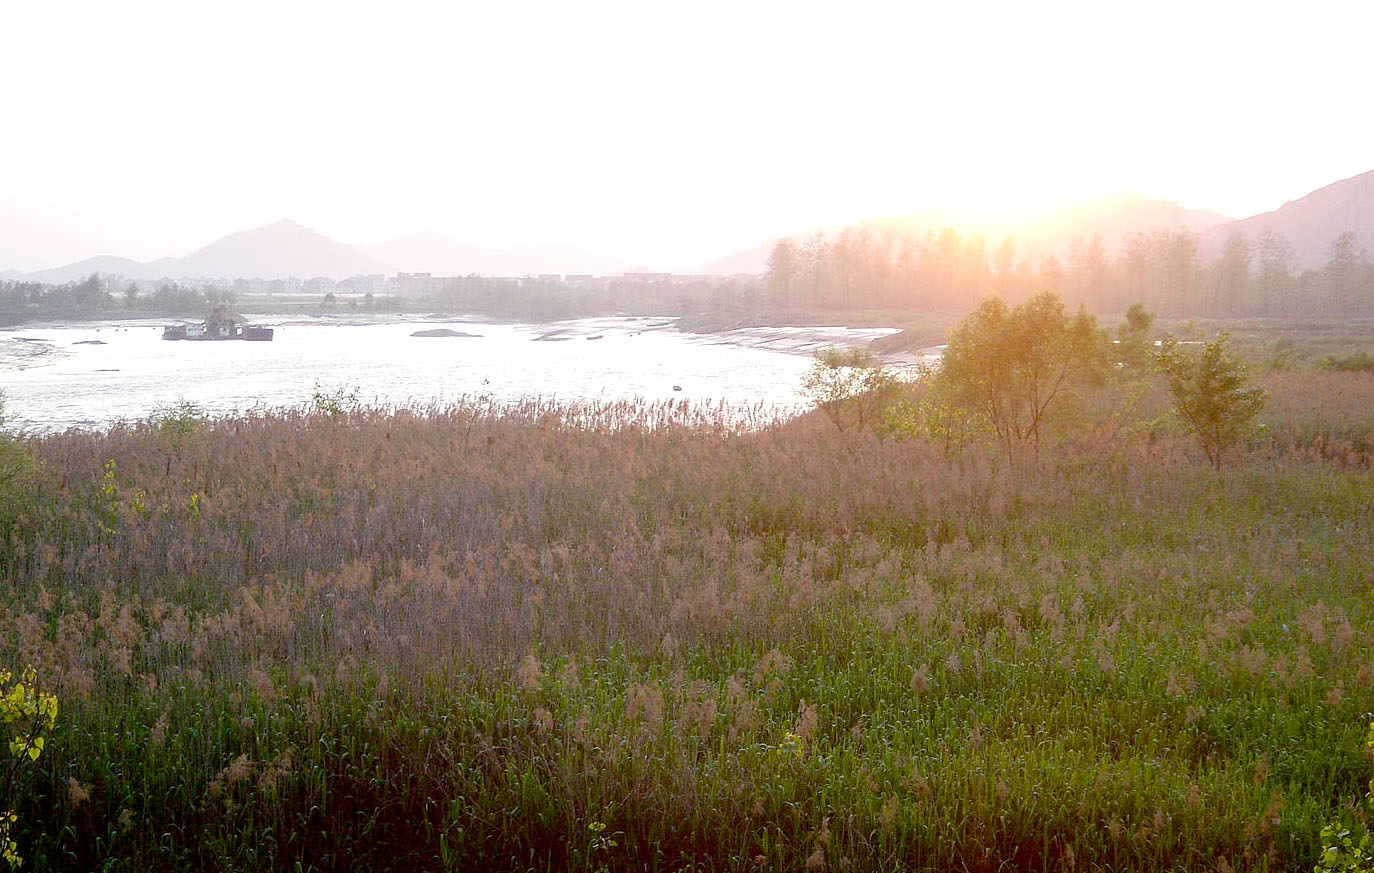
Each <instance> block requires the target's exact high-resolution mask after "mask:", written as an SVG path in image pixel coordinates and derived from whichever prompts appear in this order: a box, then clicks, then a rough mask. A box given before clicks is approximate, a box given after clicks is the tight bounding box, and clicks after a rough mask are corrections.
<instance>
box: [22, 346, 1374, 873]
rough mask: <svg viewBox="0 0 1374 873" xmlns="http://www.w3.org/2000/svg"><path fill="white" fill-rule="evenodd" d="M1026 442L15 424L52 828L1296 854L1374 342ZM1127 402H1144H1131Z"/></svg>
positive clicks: (156, 852) (851, 850)
mask: <svg viewBox="0 0 1374 873" xmlns="http://www.w3.org/2000/svg"><path fill="white" fill-rule="evenodd" d="M1262 381H1263V384H1265V385H1266V387H1268V389H1269V390H1270V392H1271V400H1270V403H1269V406H1268V408H1267V410H1266V412H1265V413H1264V416H1263V424H1264V427H1263V428H1262V431H1261V432H1260V433H1259V434H1258V435H1257V436H1255V437H1254V439H1252V440H1251V442H1250V443H1249V445H1247V446H1246V447H1244V450H1243V451H1242V452H1239V453H1237V454H1236V456H1235V457H1234V458H1233V459H1232V460H1231V462H1230V463H1229V464H1228V465H1227V466H1226V468H1225V469H1223V470H1221V471H1220V472H1218V471H1215V470H1213V469H1212V468H1211V466H1210V465H1209V464H1208V463H1207V460H1206V459H1205V458H1204V457H1203V456H1202V453H1201V452H1200V451H1199V449H1198V448H1197V447H1196V446H1195V445H1194V444H1193V442H1192V441H1191V440H1190V439H1189V438H1188V437H1187V436H1186V435H1185V434H1182V433H1180V432H1179V431H1178V430H1177V429H1176V428H1174V427H1171V426H1169V424H1168V423H1167V422H1164V423H1160V422H1159V421H1158V420H1157V419H1158V417H1159V415H1160V414H1161V413H1162V409H1158V408H1151V406H1150V404H1151V403H1155V404H1156V405H1157V404H1158V398H1157V397H1153V396H1147V397H1146V398H1145V400H1144V401H1143V404H1144V405H1143V406H1142V407H1141V408H1140V409H1138V410H1135V411H1134V412H1133V413H1132V416H1133V417H1132V418H1131V419H1130V420H1129V421H1128V420H1125V419H1123V418H1122V416H1121V415H1119V414H1116V413H1110V411H1104V409H1099V408H1097V407H1093V406H1092V405H1091V404H1089V405H1088V406H1087V407H1085V408H1083V409H1080V410H1078V412H1077V416H1078V417H1077V419H1076V421H1075V424H1074V426H1073V427H1071V428H1065V429H1063V430H1062V432H1060V433H1058V434H1056V435H1054V436H1053V438H1051V439H1047V440H1046V441H1045V442H1044V444H1042V445H1041V446H1040V449H1039V451H1038V452H1031V451H1027V453H1026V455H1025V456H1024V457H1020V458H1009V457H1008V456H1007V455H1006V454H1005V453H1004V452H1002V451H1001V450H1000V449H999V448H998V447H996V446H984V445H981V444H979V443H977V442H974V443H971V444H968V445H964V446H961V447H956V448H954V449H953V450H951V449H950V448H949V447H948V446H942V445H935V444H932V443H929V442H926V441H923V440H921V439H904V440H898V439H880V438H878V437H876V436H873V435H871V434H856V433H840V432H838V431H836V430H835V429H834V428H833V427H831V426H830V425H829V423H828V422H827V421H825V420H824V419H823V418H821V417H819V416H814V415H813V416H807V417H803V418H801V419H797V420H793V421H788V422H770V421H768V420H767V418H766V416H765V415H764V414H763V413H762V412H760V411H758V410H725V409H720V408H693V407H685V406H680V405H671V404H664V405H637V404H618V405H608V406H572V407H557V408H554V407H547V406H540V405H538V404H534V403H530V404H524V405H520V404H517V405H514V406H510V407H504V408H500V409H497V408H494V407H492V406H490V405H478V404H474V405H460V406H454V407H445V408H432V409H420V410H408V409H384V410H373V409H366V408H358V407H356V406H354V405H352V404H341V403H328V402H325V403H317V404H316V405H315V407H314V408H312V409H310V410H296V411H289V410H286V411H278V412H272V413H261V414H251V415H248V416H245V417H238V418H233V419H224V420H213V421H207V420H202V419H200V418H198V417H196V416H195V415H193V414H191V412H190V411H189V410H186V409H181V410H179V411H177V410H173V411H170V412H164V413H163V414H160V415H158V416H154V417H152V418H150V419H149V420H147V421H145V422H142V423H139V424H135V425H129V426H120V427H115V428H113V429H111V430H108V431H103V432H70V433H66V434H60V435H49V436H43V437H35V438H26V439H22V440H20V443H21V444H22V445H23V446H24V447H26V448H27V450H29V451H31V452H32V454H33V456H34V457H35V458H36V460H37V461H38V465H37V468H36V470H35V471H34V472H33V476H32V478H31V479H28V480H23V481H17V482H11V483H9V484H7V485H6V486H5V487H6V488H7V489H8V490H7V491H6V492H5V495H6V505H5V506H4V507H3V508H0V534H2V535H3V541H2V544H3V551H2V552H0V573H3V576H2V577H0V598H2V599H3V602H4V609H3V611H2V612H0V666H6V667H10V668H12V669H15V670H18V669H21V668H23V667H25V666H31V667H33V668H34V669H35V670H36V671H37V672H36V675H37V678H38V683H39V684H40V685H41V687H42V688H43V689H44V690H46V691H49V692H51V693H53V694H55V695H56V696H57V698H58V700H59V702H60V703H59V706H60V708H59V712H58V716H57V721H56V727H55V728H54V729H53V730H52V731H51V732H49V735H48V738H47V744H46V748H45V750H44V751H43V753H42V755H41V757H39V758H37V760H35V761H33V762H32V763H31V765H30V766H24V767H20V768H18V771H17V775H16V777H15V781H14V783H13V785H12V786H10V788H9V790H10V793H11V797H10V800H9V802H10V805H11V807H12V808H13V809H14V811H15V812H16V813H17V819H18V821H17V824H16V825H15V830H14V835H15V838H16V841H17V845H18V852H19V854H20V855H21V856H22V857H23V858H24V862H23V863H24V866H25V867H26V868H31V869H35V870H82V871H85V870H95V869H99V870H125V871H140V870H187V869H204V870H223V871H239V870H242V871H250V870H268V869H276V870H302V871H305V870H320V871H324V870H378V871H380V870H397V871H400V870H521V871H524V870H532V871H561V870H572V871H602V870H606V871H620V870H657V871H679V870H732V871H733V870H738V871H754V870H803V871H845V870H854V871H865V870H883V871H897V870H978V871H994V870H1221V871H1228V870H1293V871H1297V870H1303V871H1306V870H1311V869H1312V867H1313V865H1314V864H1316V863H1317V860H1318V855H1319V849H1320V840H1319V834H1320V831H1321V829H1322V827H1323V826H1324V825H1325V824H1327V823H1328V822H1331V821H1345V822H1347V823H1349V824H1350V826H1351V827H1353V828H1355V829H1357V830H1358V828H1359V827H1361V825H1360V823H1359V821H1358V820H1357V819H1358V817H1359V815H1360V807H1359V805H1358V802H1359V801H1360V800H1361V799H1362V798H1363V796H1364V793H1365V790H1366V787H1367V785H1368V782H1369V779H1370V775H1371V772H1374V761H1371V760H1370V759H1369V757H1368V756H1367V754H1366V752H1365V749H1364V745H1363V744H1364V739H1365V735H1366V731H1367V729H1368V725H1369V722H1370V718H1371V715H1370V714H1371V712H1374V596H1372V595H1374V374H1369V373H1350V372H1322V371H1315V370H1299V371H1294V372H1286V373H1274V374H1270V375H1266V376H1265V377H1263V380H1262ZM1143 422H1148V423H1143Z"/></svg>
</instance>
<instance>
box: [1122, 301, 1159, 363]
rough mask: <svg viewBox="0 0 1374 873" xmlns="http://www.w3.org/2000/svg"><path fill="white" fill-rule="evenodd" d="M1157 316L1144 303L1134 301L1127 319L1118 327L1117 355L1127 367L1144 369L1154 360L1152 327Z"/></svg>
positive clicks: (1127, 312)
mask: <svg viewBox="0 0 1374 873" xmlns="http://www.w3.org/2000/svg"><path fill="white" fill-rule="evenodd" d="M1154 321H1155V316H1154V313H1153V312H1148V311H1146V309H1145V305H1144V304H1142V303H1132V304H1131V308H1130V309H1128V310H1126V320H1125V322H1123V323H1122V324H1121V325H1120V326H1118V327H1117V356H1118V358H1119V359H1120V361H1121V363H1122V364H1124V365H1125V366H1126V367H1130V368H1134V369H1143V368H1146V367H1149V366H1150V364H1151V363H1152V362H1153V360H1152V359H1153V355H1152V352H1153V346H1152V345H1151V342H1150V328H1151V327H1152V326H1153V325H1154Z"/></svg>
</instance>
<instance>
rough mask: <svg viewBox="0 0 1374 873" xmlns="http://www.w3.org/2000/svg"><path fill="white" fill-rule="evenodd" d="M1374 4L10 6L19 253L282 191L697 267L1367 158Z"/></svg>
mask: <svg viewBox="0 0 1374 873" xmlns="http://www.w3.org/2000/svg"><path fill="white" fill-rule="evenodd" d="M1371 32H1374V3H1369V2H1367V0H1358V2H1353V0H1352V2H1321V0H1311V2H1307V3H1303V4H1298V3H1293V2H1265V0H1249V2H1244V3H1241V2H1206V0H1189V2H1174V0H1159V2H1152V3H1148V4H1147V3H1117V2H1104V0H1094V2H1055V0H1039V2H1033V3H1029V2H1025V0H1016V2H958V3H954V2H938V3H926V2H900V3H898V2H893V3H879V2H861V0H850V2H845V3H843V4H842V3H839V2H836V0H831V2H827V3H822V4H810V3H805V2H799V0H792V2H785V3H784V2H778V3H774V2H766V3H748V2H744V0H734V2H721V3H718V2H714V0H699V2H692V3H677V4H667V3H648V2H643V0H636V2H603V0H580V2H576V3H569V2H566V0H561V2H521V0H507V2H489V0H486V2H478V3H472V2H447V3H439V2H423V3H421V2H407V0H390V2H387V3H385V4H383V3H376V2H367V3H352V2H347V0H330V2H318V3H316V2H291V0H269V2H259V0H233V2H222V0H199V2H187V0H175V2H151V0H121V2H119V3H110V2H108V0H100V2H69V0H44V2H31V3H21V2H18V0H0V270H4V269H7V268H9V269H19V270H34V269H41V268H45V267H50V266H55V265H58V264H62V263H67V262H70V261H75V260H79V259H82V258H85V257H90V256H93V255H97V254H113V255H121V256H124V257H132V258H136V259H139V260H148V259H152V258H156V257H163V256H179V255H184V254H188V253H189V252H191V251H193V250H194V249H196V248H199V247H200V246H202V245H205V244H207V243H209V242H211V241H212V240H214V239H215V238H217V237H219V236H222V235H224V234H227V233H231V232H234V231H237V230H242V229H245V228H250V227H256V226H259V225H263V224H267V223H269V222H272V221H276V220H278V219H281V218H291V219H294V220H296V221H299V222H301V223H302V224H304V225H306V226H307V227H310V228H312V229H314V230H317V231H319V232H320V233H323V234H325V235H327V236H330V237H332V238H334V239H336V240H339V241H341V242H347V243H359V244H371V243H379V242H383V241H386V240H389V239H394V238H397V237H401V236H404V235H407V234H410V233H414V232H417V231H421V230H434V231H438V232H441V233H444V234H447V235H449V236H451V237H454V238H456V239H458V240H461V241H463V242H467V243H470V244H474V245H484V246H493V247H506V246H513V245H522V244H550V245H570V246H576V247H579V248H582V249H584V250H586V251H589V252H592V253H597V254H611V255H616V256H619V257H622V258H624V259H626V260H630V261H633V262H636V263H642V264H645V265H648V266H652V267H654V268H657V269H665V270H675V271H680V272H681V271H687V270H690V269H691V267H693V266H695V265H697V264H700V263H703V262H706V261H709V260H712V259H714V258H716V257H719V256H722V255H725V254H728V253H730V252H732V251H735V250H739V249H743V248H748V247H751V246H755V245H759V244H761V243H763V242H765V241H766V240H769V239H772V238H776V237H778V236H782V235H787V234H793V233H799V232H802V231H804V230H805V229H807V228H810V227H815V226H820V225H827V226H837V225H843V224H846V223H851V222H857V221H861V220H864V219H868V218H874V217H879V216H886V215H900V214H905V213H909V212H914V211H918V210H921V209H925V208H931V207H941V206H943V207H953V208H958V209H964V210H973V211H979V210H985V211H993V212H1009V211H1017V210H1021V209H1027V208H1030V207H1034V206H1039V205H1043V204H1047V203H1051V202H1057V201H1062V200H1073V199H1083V198H1088V197H1092V196H1096V195H1101V194H1106V193H1110V192H1120V191H1139V192H1141V193H1143V194H1145V195H1147V196H1150V197H1155V198H1160V199H1166V200H1174V201H1177V202H1179V203H1182V204H1183V205H1185V206H1190V207H1196V208H1204V209H1213V210H1216V211H1219V212H1222V213H1225V214H1228V215H1232V216H1236V217H1243V216H1246V215H1251V214H1254V213H1257V212H1264V211H1268V210H1271V209H1275V208H1277V207H1278V206H1280V205H1282V204H1283V203H1284V202H1286V201H1288V200H1291V199H1295V198H1297V197H1300V196H1302V195H1304V194H1306V193H1308V192H1309V191H1311V190H1313V189H1315V188H1319V187H1321V186H1323V185H1326V184H1329V183H1331V182H1335V181H1338V180H1340V179H1344V178H1347V177H1350V176H1353V175H1357V174H1359V173H1362V172H1365V171H1368V170H1371V169H1374V149H1371V145H1374V114H1371V113H1370V112H1369V110H1368V107H1369V88H1370V82H1371V78H1370V75H1369V68H1368V60H1367V58H1368V54H1367V47H1366V45H1367V40H1368V34H1369V33H1371Z"/></svg>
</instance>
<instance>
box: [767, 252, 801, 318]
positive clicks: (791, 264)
mask: <svg viewBox="0 0 1374 873" xmlns="http://www.w3.org/2000/svg"><path fill="white" fill-rule="evenodd" d="M797 261H798V257H797V244H796V243H794V242H792V240H790V239H786V238H784V239H780V240H778V241H777V242H776V243H774V244H773V251H772V252H770V253H769V255H768V273H767V279H766V281H767V284H768V290H769V291H771V292H772V293H773V296H774V297H775V298H776V299H777V300H778V301H780V302H781V303H782V304H783V305H784V306H787V305H791V303H792V290H793V286H794V285H795V283H796V281H797Z"/></svg>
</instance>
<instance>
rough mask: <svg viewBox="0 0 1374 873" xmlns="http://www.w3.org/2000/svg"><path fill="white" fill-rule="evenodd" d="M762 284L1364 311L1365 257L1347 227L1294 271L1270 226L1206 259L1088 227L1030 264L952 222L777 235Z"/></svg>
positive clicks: (1178, 307)
mask: <svg viewBox="0 0 1374 873" xmlns="http://www.w3.org/2000/svg"><path fill="white" fill-rule="evenodd" d="M765 288H766V293H767V294H768V295H769V297H770V299H771V301H772V302H773V303H775V304H777V305H780V306H838V307H849V306H886V307H892V308H907V307H920V308H938V309H962V310H967V309H972V308H973V307H974V306H975V305H976V304H977V303H978V301H979V300H981V299H983V298H984V297H986V296H988V295H990V294H995V295H997V296H999V297H1001V298H1003V299H1005V300H1010V301H1017V300H1026V299H1029V298H1030V297H1031V296H1032V295H1033V294H1035V293H1038V292H1040V291H1052V292H1054V293H1055V294H1056V295H1058V296H1059V297H1060V298H1061V299H1063V300H1064V301H1065V302H1066V303H1068V304H1070V305H1078V304H1085V305H1087V306H1088V307H1090V308H1092V309H1094V310H1097V311H1118V312H1119V311H1121V310H1122V309H1124V308H1125V307H1126V305H1127V304H1128V303H1131V302H1140V303H1143V304H1144V305H1146V306H1148V307H1150V308H1151V309H1153V310H1155V311H1158V312H1160V313H1163V314H1167V315H1170V316H1208V317H1218V318H1227V317H1229V318H1234V317H1243V316H1270V317H1282V316H1293V315H1316V314H1321V315H1335V316H1374V264H1371V262H1370V260H1369V258H1368V257H1367V255H1366V253H1365V252H1363V251H1362V250H1361V249H1360V246H1359V243H1358V240H1357V238H1356V236H1355V234H1354V233H1351V232H1346V233H1343V234H1340V235H1339V236H1338V237H1336V239H1334V240H1333V241H1332V242H1331V246H1330V251H1329V254H1328V258H1327V262H1326V263H1325V265H1323V266H1322V267H1320V268H1317V269H1307V270H1300V269H1299V268H1298V266H1297V263H1296V259H1295V258H1294V255H1293V250H1292V247H1291V246H1290V245H1289V243H1288V242H1287V240H1285V239H1284V238H1283V237H1282V236H1281V235H1279V234H1277V233H1273V232H1270V231H1265V232H1264V233H1261V234H1260V235H1259V237H1258V238H1257V239H1256V240H1255V241H1254V242H1253V243H1252V242H1251V241H1250V240H1249V239H1248V238H1247V237H1245V236H1244V235H1242V234H1240V233H1238V232H1237V233H1233V234H1232V235H1231V236H1230V237H1228V238H1227V240H1226V241H1225V243H1224V244H1223V245H1222V247H1221V249H1220V251H1219V253H1218V254H1217V255H1216V256H1215V257H1212V258H1208V257H1205V256H1204V254H1203V252H1202V247H1201V244H1200V240H1199V238H1198V236H1197V234H1195V233H1193V232H1191V231H1189V230H1186V229H1182V228H1179V229H1167V228H1161V229H1158V230H1155V231H1152V232H1148V233H1137V234H1134V235H1133V236H1131V237H1129V238H1127V239H1126V241H1125V242H1124V243H1123V245H1122V246H1121V248H1120V250H1119V251H1117V252H1115V253H1112V252H1109V251H1108V249H1107V246H1106V245H1105V244H1104V243H1103V240H1102V237H1101V236H1098V235H1094V236H1092V237H1089V238H1086V239H1084V238H1078V239H1075V240H1074V241H1072V243H1071V244H1070V246H1069V250H1068V252H1067V253H1066V255H1065V256H1064V257H1063V258H1062V259H1061V258H1059V257H1057V256H1054V255H1044V256H1040V257H1039V258H1038V259H1037V260H1036V261H1035V262H1034V263H1032V261H1031V260H1030V259H1029V258H1027V257H1023V256H1022V255H1021V253H1020V252H1019V251H1018V246H1017V241H1016V240H1015V238H1013V237H1006V238H1004V239H1003V240H1002V241H1001V242H1000V243H998V244H997V245H996V246H995V247H991V248H990V247H989V245H988V243H987V241H986V239H985V238H984V237H983V236H982V235H977V234H975V235H972V236H968V237H963V236H961V235H960V234H959V233H958V232H957V231H955V230H954V229H952V228H945V229H944V230H942V231H940V232H939V233H938V234H937V233H933V232H928V233H925V234H924V235H920V234H902V233H897V232H886V233H873V232H872V231H870V230H868V229H866V228H862V227H850V228H846V229H845V230H842V231H840V232H839V233H838V234H835V235H832V236H825V235H823V234H819V233H818V234H816V235H814V236H811V237H809V238H807V239H804V240H801V241H798V240H793V239H782V240H779V241H778V242H777V243H776V244H775V245H774V246H773V249H772V251H771V253H770V255H769V258H768V268H767V274H766V277H765Z"/></svg>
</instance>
